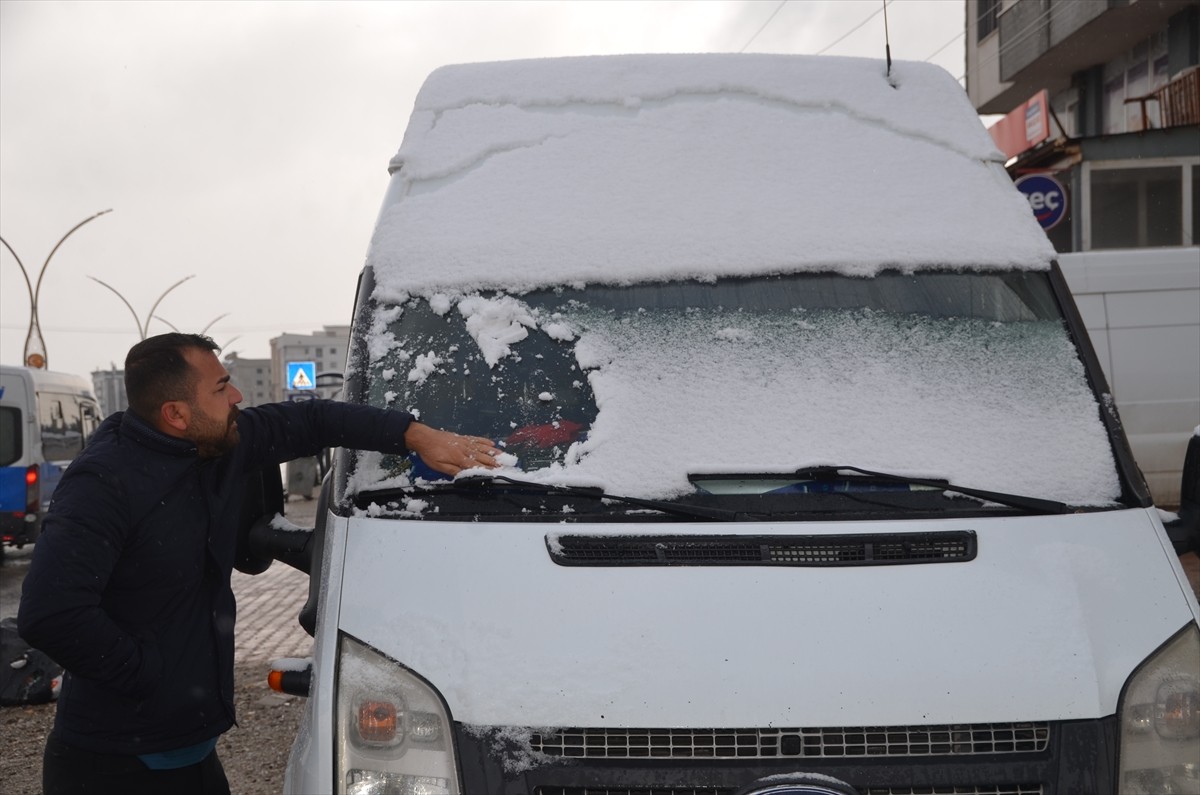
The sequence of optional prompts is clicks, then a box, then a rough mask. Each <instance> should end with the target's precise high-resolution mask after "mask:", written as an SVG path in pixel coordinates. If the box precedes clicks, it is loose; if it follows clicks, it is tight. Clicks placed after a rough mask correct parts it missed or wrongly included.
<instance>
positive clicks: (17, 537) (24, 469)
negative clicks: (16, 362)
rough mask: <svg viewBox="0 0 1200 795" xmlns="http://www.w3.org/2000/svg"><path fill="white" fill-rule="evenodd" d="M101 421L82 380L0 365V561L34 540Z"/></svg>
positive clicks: (96, 405) (86, 384) (88, 388)
mask: <svg viewBox="0 0 1200 795" xmlns="http://www.w3.org/2000/svg"><path fill="white" fill-rule="evenodd" d="M100 419H101V418H100V407H99V404H97V402H96V396H95V395H94V394H93V393H92V385H91V384H90V383H89V382H88V381H87V379H85V378H82V377H80V376H77V375H68V374H67V373H54V372H50V371H48V370H39V369H35V368H30V367H12V366H9V365H0V534H2V535H3V542H4V543H3V544H0V555H2V554H3V549H4V545H12V546H15V547H18V548H20V547H22V546H24V545H25V544H30V543H33V542H34V541H35V540H37V537H38V533H39V532H41V526H42V516H43V515H44V514H45V512H46V509H47V508H49V506H50V495H51V494H53V493H54V488H55V486H57V485H58V481H59V478H60V477H62V473H63V471H64V470H65V469H66V468H67V465H68V464H69V463H71V460H72V459H74V458H75V456H77V455H79V451H80V450H82V449H83V443H84V441H85V440H86V439H87V437H88V436H89V435H91V433H92V431H94V430H96V428H97V427H99V425H100Z"/></svg>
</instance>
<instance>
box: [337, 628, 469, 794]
mask: <svg viewBox="0 0 1200 795" xmlns="http://www.w3.org/2000/svg"><path fill="white" fill-rule="evenodd" d="M336 747H337V764H336V769H337V782H336V787H335V791H337V792H342V793H346V795H459V793H460V790H459V783H458V765H457V762H456V760H455V758H454V738H453V735H452V733H451V731H450V717H449V713H448V711H447V709H446V707H445V706H444V705H443V703H442V699H441V696H439V695H438V693H437V691H436V690H434V689H433V688H432V687H430V686H429V684H428V683H426V682H425V681H424V680H423V679H421V678H420V677H418V676H417V675H416V674H414V673H413V672H412V671H409V670H408V669H407V668H405V667H403V666H402V665H400V664H399V663H397V662H396V661H395V660H392V659H389V658H388V657H386V656H384V655H383V654H381V653H380V652H378V651H376V650H375V649H372V648H371V647H370V646H367V645H365V644H363V643H360V642H359V641H357V640H355V639H354V638H351V637H349V636H347V635H344V634H343V635H341V636H340V637H339V645H338V675H337V741H336Z"/></svg>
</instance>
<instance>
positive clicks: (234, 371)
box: [223, 352, 273, 409]
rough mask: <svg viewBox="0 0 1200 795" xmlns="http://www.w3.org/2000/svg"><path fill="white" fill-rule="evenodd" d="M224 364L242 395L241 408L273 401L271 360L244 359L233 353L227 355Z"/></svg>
mask: <svg viewBox="0 0 1200 795" xmlns="http://www.w3.org/2000/svg"><path fill="white" fill-rule="evenodd" d="M223 364H224V365H225V369H226V370H228V371H229V377H230V379H231V380H232V381H233V385H234V386H236V387H237V388H238V390H239V391H240V392H241V393H242V403H241V408H244V409H246V408H250V407H251V406H259V405H262V404H263V403H270V402H271V401H272V400H273V397H272V395H273V391H272V381H271V360H270V359H243V358H242V357H240V356H238V355H237V352H232V353H229V354H226V355H225V359H224V361H223Z"/></svg>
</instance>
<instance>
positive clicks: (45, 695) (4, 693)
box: [0, 618, 63, 707]
mask: <svg viewBox="0 0 1200 795" xmlns="http://www.w3.org/2000/svg"><path fill="white" fill-rule="evenodd" d="M62 676H63V669H62V666H60V665H59V664H58V663H56V662H54V660H51V659H50V658H49V657H47V656H46V654H45V652H40V651H38V650H37V649H35V648H33V647H32V646H30V645H29V644H28V643H26V642H25V641H24V640H22V639H21V636H20V635H18V634H17V620H16V619H15V618H6V619H3V620H0V705H2V706H6V707H11V706H14V705H16V704H45V703H46V702H48V701H53V700H54V699H56V698H58V691H59V688H60V687H62Z"/></svg>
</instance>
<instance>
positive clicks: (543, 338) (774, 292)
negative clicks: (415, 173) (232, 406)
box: [355, 271, 1120, 505]
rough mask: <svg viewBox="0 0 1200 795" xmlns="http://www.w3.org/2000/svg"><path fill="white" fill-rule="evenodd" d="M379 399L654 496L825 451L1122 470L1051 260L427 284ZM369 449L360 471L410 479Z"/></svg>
mask: <svg viewBox="0 0 1200 795" xmlns="http://www.w3.org/2000/svg"><path fill="white" fill-rule="evenodd" d="M374 319H375V326H374V328H373V329H372V332H371V334H370V335H369V343H370V349H371V350H370V354H369V358H370V363H369V367H367V368H366V371H367V377H366V381H365V383H366V394H365V395H364V399H365V400H366V401H367V402H370V403H372V404H375V405H379V406H386V407H390V408H400V409H405V410H409V411H413V412H414V413H417V414H418V415H419V417H420V419H421V420H422V421H423V422H426V423H428V424H430V425H433V426H435V427H443V428H452V429H455V430H457V431H460V432H464V433H472V434H479V435H484V436H488V437H491V438H493V439H496V440H497V441H498V442H500V443H501V444H502V445H504V446H505V447H506V449H507V451H508V452H509V453H511V454H512V455H513V456H515V459H516V468H515V470H514V471H510V472H509V473H508V474H511V475H513V476H514V477H520V478H521V479H523V480H537V481H542V482H548V483H559V484H571V485H586V486H600V487H602V488H604V489H605V490H607V491H610V492H614V493H618V494H624V495H631V496H636V497H643V498H666V499H674V498H679V497H681V496H684V495H689V494H695V493H696V487H695V486H694V485H693V483H692V482H691V481H690V480H689V477H692V478H694V477H695V476H697V475H702V474H704V473H712V474H723V473H787V472H793V471H795V470H797V469H800V468H804V467H809V466H815V465H823V464H839V465H855V466H859V467H864V468H868V469H873V470H881V471H890V472H899V473H903V474H907V475H912V476H920V477H925V478H937V479H943V480H947V481H950V482H953V483H955V484H958V485H962V486H971V487H975V488H982V489H989V490H993V491H1002V492H1009V493H1015V494H1024V495H1030V496H1037V497H1043V498H1048V499H1053V500H1059V501H1063V502H1066V503H1071V504H1081V505H1099V504H1105V503H1110V502H1112V501H1115V500H1116V499H1117V498H1118V497H1119V494H1120V486H1119V482H1118V479H1117V474H1116V470H1115V466H1114V463H1113V458H1112V453H1111V449H1110V447H1109V443H1108V438H1107V434H1106V431H1105V429H1104V427H1103V424H1102V422H1101V419H1100V413H1099V408H1098V406H1097V403H1096V400H1095V397H1094V395H1093V393H1092V391H1091V389H1090V387H1089V385H1088V383H1087V380H1086V377H1085V374H1084V369H1083V366H1082V364H1081V362H1080V360H1079V358H1078V354H1077V352H1076V349H1075V347H1074V345H1073V343H1072V342H1071V340H1070V339H1069V337H1068V334H1067V332H1066V330H1065V327H1064V325H1063V322H1062V320H1061V318H1060V316H1059V313H1058V309H1057V305H1056V303H1055V301H1054V299H1053V296H1052V294H1051V289H1050V286H1049V280H1048V277H1047V274H1045V273H1042V272H1030V271H1014V272H1007V273H996V272H989V273H978V272H945V271H942V272H933V271H920V272H917V273H913V274H902V273H898V272H894V271H889V272H885V273H882V274H879V275H877V276H875V277H873V278H860V277H853V276H847V275H842V274H836V273H802V274H795V275H790V276H780V277H758V278H737V279H720V280H716V281H713V282H709V283H704V282H697V281H686V282H672V283H652V284H637V285H630V286H588V287H585V288H560V289H555V290H542V291H535V292H529V293H525V294H522V295H510V294H504V293H495V292H489V293H482V294H481V293H476V294H470V295H454V296H451V295H447V294H435V295H433V296H431V297H429V298H423V297H412V298H410V299H408V300H407V301H404V302H402V303H399V304H396V305H388V306H382V307H377V309H376V311H375V315H374ZM410 466H411V464H410V462H408V461H404V460H399V459H395V458H391V457H386V456H384V457H380V456H378V455H374V454H363V455H362V456H361V458H360V459H359V461H358V468H357V471H356V474H355V482H356V484H357V486H356V487H357V489H358V490H360V491H367V490H371V489H373V488H377V487H381V486H386V485H389V484H390V485H404V484H406V483H408V482H410V481H411V479H413V478H414V477H416V476H418V475H428V474H429V473H427V472H422V471H421V470H419V469H418V470H417V471H413V470H412V469H411V468H410Z"/></svg>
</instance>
